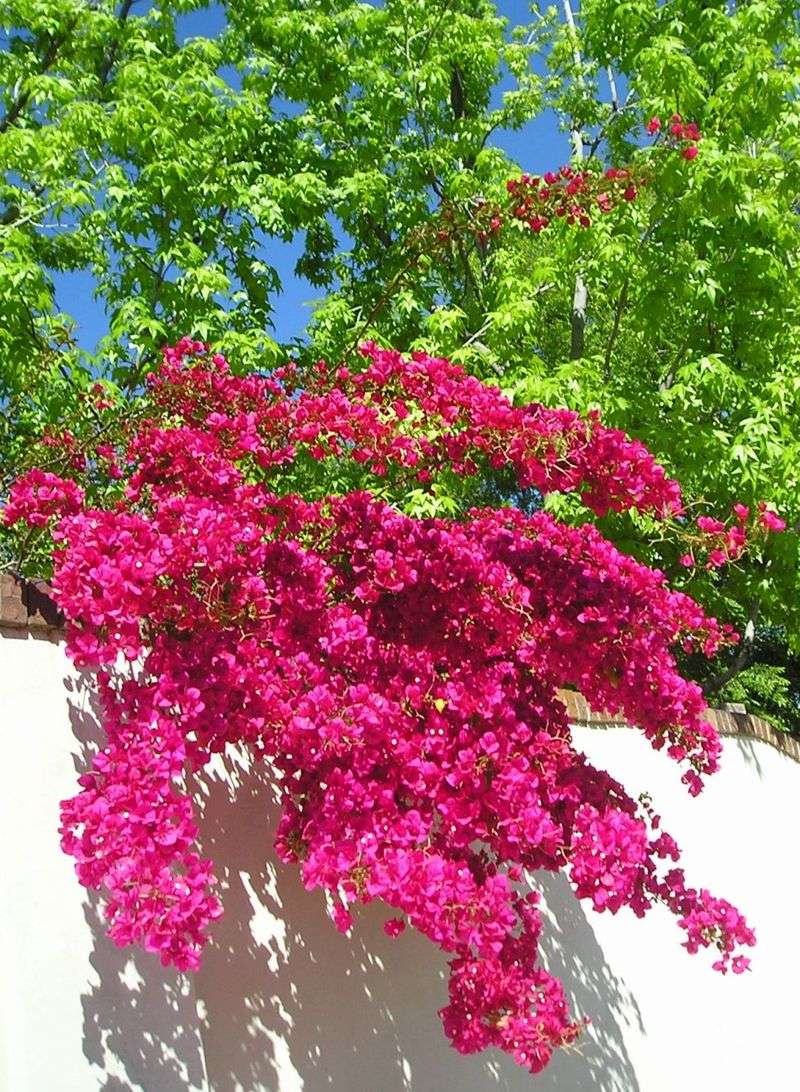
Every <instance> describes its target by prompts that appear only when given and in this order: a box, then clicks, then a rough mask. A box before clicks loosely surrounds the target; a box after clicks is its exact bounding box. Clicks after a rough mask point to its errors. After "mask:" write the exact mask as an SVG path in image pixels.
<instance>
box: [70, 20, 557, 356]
mask: <svg viewBox="0 0 800 1092" xmlns="http://www.w3.org/2000/svg"><path fill="white" fill-rule="evenodd" d="M497 7H498V10H499V11H500V13H501V14H502V15H505V16H506V17H507V18H508V19H509V20H510V25H512V26H513V25H516V24H518V23H525V22H528V20H529V18H530V17H529V13H528V3H527V0H499V3H498V4H497ZM223 24H224V12H223V9H222V7H221V6H218V5H214V6H211V7H209V8H207V9H205V10H203V11H195V12H191V13H189V14H187V15H182V16H180V17H179V32H180V34H181V36H182V37H184V38H189V37H195V36H198V35H205V36H216V34H217V33H218V32H219V30H220V29H221V27H222V26H223ZM508 86H510V81H508ZM502 90H503V85H502V84H501V85H500V87H498V89H497V97H498V102H499V97H500V94H501V92H502ZM491 142H492V143H493V144H495V145H497V146H499V147H501V148H503V149H505V150H506V151H507V152H508V153H509V155H510V156H511V157H512V158H513V159H515V160H516V161H517V162H518V163H520V164H521V165H523V166H524V167H525V168H526V169H528V170H546V169H548V168H549V167H552V166H553V165H554V164H560V163H562V162H564V161H565V160H566V159H567V158H568V157H569V147H568V142H567V139H566V137H565V135H564V134H563V133H560V132H559V131H558V128H557V125H556V121H555V117H554V115H552V114H544V115H542V116H540V117H539V118H537V119H536V120H535V121H534V122H532V123H531V124H530V125H528V126H526V127H525V128H524V129H522V130H519V131H517V132H510V131H499V132H496V133H494V134H493V136H492V140H491ZM301 251H302V247H301V243H300V241H299V240H297V241H295V242H294V243H281V242H280V240H270V242H269V251H268V255H267V260H268V261H269V262H270V264H271V265H273V266H274V267H275V268H277V270H278V273H279V274H280V277H281V281H282V284H283V291H282V292H281V294H280V296H279V297H278V298H277V299H276V300H274V301H273V302H274V306H275V311H274V314H273V316H272V317H273V321H274V323H275V329H274V331H273V336H274V337H275V338H276V339H277V340H278V341H289V340H290V339H291V338H293V337H296V336H298V335H299V334H300V333H301V332H302V330H303V328H304V327H305V325H306V323H307V322H308V319H309V315H310V310H309V306H308V304H309V301H310V300H313V299H315V298H317V297H318V296H319V289H315V288H314V287H313V286H311V285H310V284H308V282H307V281H305V280H304V279H303V278H301V277H297V276H295V274H294V265H295V262H296V261H297V259H298V257H299V256H300V253H301ZM54 279H55V284H56V293H57V304H58V306H59V307H60V308H61V309H63V310H64V311H66V312H67V313H68V314H70V315H72V317H73V318H74V319H75V321H76V323H77V326H78V329H77V337H78V341H79V343H80V344H81V345H82V346H83V347H84V348H85V349H87V350H89V351H90V352H91V351H93V350H94V348H95V346H96V345H97V342H98V341H99V339H100V338H101V337H102V336H103V335H104V334H105V333H107V319H106V315H105V314H104V311H103V307H102V304H101V303H99V302H98V301H96V300H95V299H94V297H93V281H92V278H91V276H90V274H88V273H84V272H77V273H69V274H60V275H57V276H56V277H55V278H54ZM180 332H183V331H180Z"/></svg>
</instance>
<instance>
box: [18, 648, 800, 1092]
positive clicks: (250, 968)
mask: <svg viewBox="0 0 800 1092" xmlns="http://www.w3.org/2000/svg"><path fill="white" fill-rule="evenodd" d="M0 726H2V729H3V731H4V735H5V738H6V740H7V741H8V743H7V747H6V760H5V762H4V763H3V766H2V771H1V772H0V779H1V781H2V783H1V784H0V824H1V825H0V830H2V844H3V850H4V862H5V865H6V869H5V876H4V881H5V882H4V885H3V887H4V890H3V897H2V900H0V960H2V985H0V1092H98V1090H102V1092H184V1090H188V1092H195V1090H196V1092H300V1090H302V1092H329V1090H330V1092H449V1090H451V1089H452V1090H457V1092H494V1090H497V1092H522V1090H532V1089H536V1090H537V1092H555V1090H558V1092H676V1090H678V1089H680V1090H683V1092H709V1090H710V1089H713V1090H717V1089H724V1090H725V1092H745V1090H746V1092H751V1090H752V1089H753V1088H758V1089H764V1090H766V1092H784V1090H785V1092H792V1090H794V1089H798V1088H800V1075H799V1074H798V1069H797V1062H796V1059H795V1049H794V1047H795V1024H796V1015H795V1004H794V989H793V987H794V984H795V982H796V981H797V980H798V978H799V977H800V956H798V945H797V943H796V940H795V931H796V929H795V924H796V917H797V909H796V908H797V906H798V904H800V879H799V878H798V875H797V870H796V869H795V868H794V867H792V864H791V862H792V861H793V859H794V856H795V854H794V846H795V844H796V838H797V832H798V830H800V823H798V819H800V799H799V797H798V790H800V765H798V764H797V763H795V762H794V761H793V760H792V759H790V758H787V757H785V756H784V755H781V754H779V753H778V752H777V751H775V750H774V749H772V748H771V747H769V746H768V745H766V744H762V743H760V742H757V741H752V742H750V741H739V740H727V741H726V747H725V755H724V763H723V769H722V771H721V773H720V774H719V775H717V777H716V778H715V779H712V781H711V782H710V783H709V785H708V787H707V790H706V792H705V793H704V794H703V795H702V796H701V797H700V798H699V799H697V800H692V799H690V798H689V797H688V796H687V795H686V794H685V792H684V791H683V790H682V788H681V786H680V784H679V777H678V774H677V771H676V768H675V767H674V766H673V764H672V763H670V762H669V761H668V760H666V759H664V758H662V757H661V756H659V755H656V754H654V753H653V752H652V751H651V750H650V749H649V748H648V747H647V746H646V744H645V743H644V741H643V740H642V739H641V738H640V737H639V736H638V735H637V734H636V733H635V732H633V731H631V730H628V729H608V730H600V729H576V736H577V738H578V740H579V742H580V744H581V745H582V746H584V747H585V749H586V750H587V752H588V753H589V755H590V757H591V758H592V759H593V760H594V761H595V762H596V763H597V764H599V765H603V766H607V767H608V769H609V770H611V771H613V773H614V775H615V776H617V777H618V778H619V779H620V780H622V781H623V782H625V784H626V785H627V787H628V788H629V789H630V790H631V791H632V792H634V793H639V792H640V791H642V790H645V789H646V790H647V791H649V792H650V793H651V794H652V796H653V798H654V801H655V803H656V806H657V808H658V810H659V811H660V812H661V814H662V816H663V817H664V822H665V826H666V827H667V829H669V830H670V831H671V832H672V833H673V834H674V835H675V836H676V837H677V839H678V841H679V843H680V844H681V846H682V848H683V849H684V863H685V866H686V869H687V873H688V875H689V877H690V879H691V880H693V881H697V882H698V883H699V884H701V885H703V886H708V887H710V888H711V890H712V891H714V892H715V893H719V894H722V895H725V896H726V897H728V898H730V899H731V900H732V901H733V902H735V903H736V904H737V905H739V906H740V907H741V908H742V909H743V910H745V912H746V913H747V914H748V917H749V918H750V920H751V921H752V923H753V924H754V925H755V927H756V930H757V934H758V937H759V945H758V947H757V948H756V949H755V950H754V953H753V956H754V959H753V963H754V969H753V971H752V972H751V973H750V974H748V975H745V976H742V977H740V978H734V977H732V976H728V977H726V978H723V977H722V976H720V975H717V974H715V973H713V972H712V971H711V970H710V969H709V966H708V961H707V960H705V959H703V958H702V957H690V956H688V955H686V953H685V952H684V951H683V949H682V948H681V947H680V939H681V937H680V934H679V930H678V929H677V927H676V926H675V925H674V923H673V921H672V920H671V919H670V917H669V916H668V915H667V914H663V915H661V914H659V912H658V911H654V912H653V913H652V914H651V915H650V916H649V917H648V918H647V919H646V920H645V921H637V920H636V919H635V918H633V916H632V915H630V914H620V915H618V916H617V917H616V918H612V917H610V916H608V915H597V914H594V913H592V912H591V911H589V910H588V909H587V908H585V907H584V906H583V905H582V904H578V903H577V902H576V900H575V899H574V898H573V897H572V895H571V893H570V892H569V890H568V889H567V886H566V884H565V883H564V882H563V881H562V880H561V879H559V878H550V879H548V880H547V881H546V882H545V883H544V884H543V889H544V891H545V895H546V897H547V900H548V904H549V906H550V907H551V909H552V911H553V917H552V921H551V924H550V929H549V931H548V936H547V939H546V945H545V951H546V957H547V962H548V965H549V966H550V969H551V970H553V971H554V972H555V973H557V974H558V975H559V977H561V978H562V979H563V980H564V981H565V983H566V986H567V989H568V991H569V993H570V996H571V998H572V1000H573V1004H574V1007H575V1009H576V1011H577V1012H578V1013H579V1014H580V1015H583V1016H588V1017H590V1018H591V1020H592V1021H593V1023H592V1025H591V1028H590V1031H589V1032H588V1033H587V1034H586V1035H585V1036H584V1039H583V1042H582V1044H581V1048H580V1051H573V1052H571V1053H569V1054H562V1055H561V1056H559V1057H558V1058H557V1059H556V1060H554V1062H553V1063H552V1064H551V1066H550V1067H549V1069H548V1070H547V1071H546V1072H545V1073H544V1074H543V1075H542V1076H540V1077H538V1078H531V1077H530V1076H529V1075H528V1074H526V1073H524V1072H523V1071H521V1070H519V1069H518V1068H517V1067H516V1066H515V1065H514V1064H513V1063H512V1062H510V1061H509V1060H507V1059H506V1058H505V1057H502V1056H498V1055H494V1056H492V1055H489V1054H487V1055H483V1056H477V1057H472V1058H462V1057H460V1056H459V1055H457V1054H456V1053H455V1052H454V1051H453V1050H452V1049H451V1048H450V1047H449V1045H448V1044H447V1042H446V1040H445V1039H444V1037H443V1035H442V1033H441V1029H440V1024H439V1021H438V1018H437V1017H436V1010H437V1009H438V1008H439V1007H440V1006H441V1005H442V1004H443V1003H444V1002H445V999H446V998H445V984H444V977H443V969H444V960H443V959H442V958H440V957H439V956H438V955H437V953H436V951H435V950H434V949H433V947H432V946H431V945H430V944H429V943H428V942H427V941H425V940H423V939H422V938H421V937H418V936H416V935H414V934H413V933H412V934H409V933H408V932H407V933H405V934H403V935H402V936H401V937H400V938H399V939H397V940H395V941H392V940H390V939H389V938H388V937H386V936H385V935H384V933H383V932H382V930H381V922H382V921H383V920H384V918H385V916H386V915H385V913H382V912H381V911H380V909H379V908H377V907H369V908H367V909H366V910H363V911H362V912H361V914H360V916H359V918H358V921H357V925H356V928H355V929H354V930H353V933H352V936H349V937H344V936H341V935H340V934H339V933H338V932H336V930H335V929H334V928H333V926H332V925H331V924H330V922H329V921H328V919H327V917H326V915H325V912H324V907H323V903H322V898H321V896H320V894H319V893H318V892H315V893H308V892H306V891H304V890H303V888H302V886H301V885H300V883H299V880H298V877H297V874H296V872H295V871H293V870H292V869H289V868H286V867H284V866H281V865H279V864H277V863H276V861H275V858H274V854H273V852H272V849H271V841H272V830H273V827H274V815H275V812H274V807H273V805H272V802H271V796H270V791H269V787H268V786H267V785H266V784H264V782H263V780H262V779H259V778H258V777H257V776H255V775H254V774H253V773H252V772H251V771H248V770H247V768H246V764H243V763H241V762H239V763H236V762H233V763H231V764H229V766H228V769H227V770H226V771H224V772H220V771H218V772H217V773H216V774H215V776H214V777H212V778H211V779H210V780H209V781H208V783H207V785H206V786H205V788H204V789H203V791H202V793H201V795H200V796H199V803H200V810H201V813H202V817H201V825H202V830H203V837H204V842H205V845H204V848H205V850H206V851H207V852H208V853H209V854H210V855H211V856H212V857H213V858H214V859H215V862H216V865H217V871H218V873H219V874H220V875H221V876H222V877H223V880H224V884H225V888H226V890H225V891H224V900H225V909H226V914H225V917H224V918H223V919H222V921H221V922H219V923H218V924H217V926H216V927H215V930H214V938H213V943H212V945H211V946H210V948H209V950H208V951H207V955H206V959H205V963H204V966H203V969H202V971H201V972H200V973H199V974H198V975H196V976H195V977H194V978H188V977H186V976H182V975H179V974H176V973H174V972H170V971H164V970H163V969H162V968H161V966H160V964H159V963H158V961H157V959H156V958H155V957H152V956H149V955H147V954H145V953H142V952H138V951H133V950H125V951H121V950H119V949H117V948H115V947H114V945H113V944H111V943H110V942H109V941H107V940H106V939H105V936H104V934H103V930H102V926H101V925H100V924H99V921H98V917H97V907H96V903H95V902H94V901H93V900H91V899H88V898H87V897H86V893H85V892H84V891H83V890H82V889H81V888H80V887H79V886H78V884H77V882H76V881H75V879H74V877H73V873H72V863H71V861H69V860H68V859H67V858H65V857H64V856H63V855H62V854H61V852H60V850H59V848H58V835H57V831H56V828H57V822H58V801H59V800H60V799H61V798H62V797H64V796H66V795H70V794H71V793H72V792H73V791H74V778H75V771H76V769H77V768H79V767H81V765H82V764H83V762H84V761H85V755H86V753H87V751H88V750H90V749H91V748H92V747H93V746H94V741H95V740H96V739H97V737H98V729H97V725H96V722H95V720H94V717H93V715H92V712H91V705H90V703H89V697H88V694H87V692H86V690H85V689H84V688H83V687H82V686H81V683H80V680H79V679H76V678H75V676H74V675H72V674H71V673H70V672H69V669H68V664H67V662H66V659H65V657H64V654H63V650H62V647H61V646H60V645H57V644H55V643H50V642H48V641H45V640H38V639H33V638H31V637H20V638H13V637H1V638H0ZM232 799H233V800H235V802H234V803H232Z"/></svg>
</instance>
